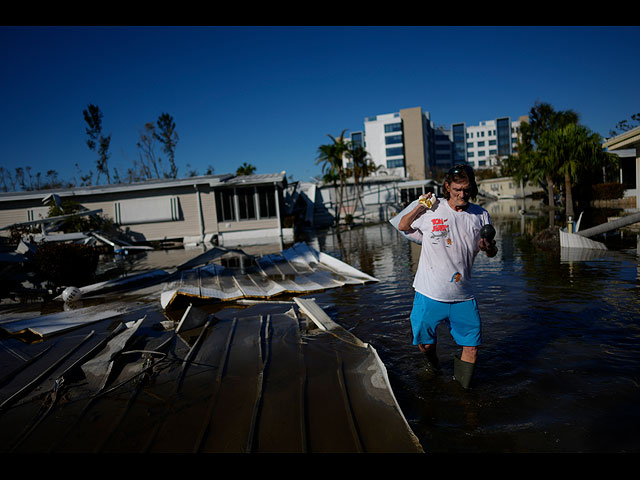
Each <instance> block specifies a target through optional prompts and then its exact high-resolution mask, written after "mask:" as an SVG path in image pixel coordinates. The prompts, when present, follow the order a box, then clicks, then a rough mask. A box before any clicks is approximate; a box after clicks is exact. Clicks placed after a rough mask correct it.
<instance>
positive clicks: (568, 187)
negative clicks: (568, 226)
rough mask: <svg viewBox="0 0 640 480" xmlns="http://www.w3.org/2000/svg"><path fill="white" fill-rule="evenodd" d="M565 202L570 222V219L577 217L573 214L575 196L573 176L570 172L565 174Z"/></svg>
mask: <svg viewBox="0 0 640 480" xmlns="http://www.w3.org/2000/svg"><path fill="white" fill-rule="evenodd" d="M564 201H565V213H566V216H567V221H568V220H569V217H573V216H575V215H574V213H573V194H572V193H571V175H569V171H568V170H567V171H566V172H565V173H564Z"/></svg>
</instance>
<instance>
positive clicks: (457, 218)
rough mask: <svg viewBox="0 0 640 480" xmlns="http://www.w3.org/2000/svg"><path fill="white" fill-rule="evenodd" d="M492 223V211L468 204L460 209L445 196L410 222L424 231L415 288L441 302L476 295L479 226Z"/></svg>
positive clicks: (468, 298)
mask: <svg viewBox="0 0 640 480" xmlns="http://www.w3.org/2000/svg"><path fill="white" fill-rule="evenodd" d="M487 223H491V218H490V217H489V212H487V211H486V210H485V209H484V208H482V207H480V206H478V205H476V204H473V203H469V206H468V207H467V209H466V210H464V211H461V212H457V211H456V210H454V209H453V208H451V206H450V205H449V203H448V202H447V200H446V199H444V198H439V199H438V203H437V204H436V205H434V206H433V207H431V209H427V210H425V212H424V213H423V214H422V215H420V216H419V217H418V218H417V219H415V220H414V221H413V223H412V224H411V228H417V229H418V230H420V231H421V232H422V235H423V237H422V248H421V251H420V261H419V263H418V270H417V272H416V276H415V279H414V281H413V287H414V288H415V290H416V291H417V292H419V293H421V294H422V295H425V296H427V297H429V298H432V299H434V300H438V301H441V302H457V301H463V300H470V299H472V298H474V293H473V287H472V283H471V268H472V267H473V262H474V260H475V258H476V255H477V254H478V252H479V251H480V249H479V248H478V242H479V241H480V229H481V228H482V226H483V225H485V224H487Z"/></svg>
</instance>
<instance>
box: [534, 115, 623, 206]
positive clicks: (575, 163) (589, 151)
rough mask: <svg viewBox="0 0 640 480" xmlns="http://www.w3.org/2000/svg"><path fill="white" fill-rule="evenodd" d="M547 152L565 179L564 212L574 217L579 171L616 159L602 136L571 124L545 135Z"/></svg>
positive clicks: (605, 164) (615, 160)
mask: <svg viewBox="0 0 640 480" xmlns="http://www.w3.org/2000/svg"><path fill="white" fill-rule="evenodd" d="M545 142H546V145H547V153H548V155H549V157H550V158H551V157H552V158H553V159H554V161H553V164H554V166H555V167H556V168H557V170H558V172H559V173H560V174H561V175H562V176H563V179H564V192H565V214H566V216H567V218H568V217H570V216H572V217H573V216H574V215H575V214H574V209H573V195H572V187H573V184H574V183H575V182H576V181H577V179H578V176H579V175H580V173H582V172H585V171H588V170H593V169H597V168H602V167H604V166H607V165H608V164H611V163H616V162H617V157H616V156H614V155H612V154H610V153H608V152H605V151H604V150H603V149H602V137H601V136H600V135H598V134H597V133H594V132H592V131H590V130H589V129H588V128H587V127H585V126H583V125H579V124H575V123H570V124H568V125H565V126H563V127H561V128H557V129H554V130H550V131H548V132H546V134H545Z"/></svg>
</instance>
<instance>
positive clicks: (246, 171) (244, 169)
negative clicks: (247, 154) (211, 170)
mask: <svg viewBox="0 0 640 480" xmlns="http://www.w3.org/2000/svg"><path fill="white" fill-rule="evenodd" d="M255 171H256V167H254V166H253V165H251V164H250V163H247V162H244V163H243V164H242V165H240V166H239V167H238V169H237V170H236V175H238V176H240V175H253V174H254V172H255Z"/></svg>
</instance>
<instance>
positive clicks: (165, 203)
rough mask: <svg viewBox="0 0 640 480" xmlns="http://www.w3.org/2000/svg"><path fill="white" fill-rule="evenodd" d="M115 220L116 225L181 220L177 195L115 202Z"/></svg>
mask: <svg viewBox="0 0 640 480" xmlns="http://www.w3.org/2000/svg"><path fill="white" fill-rule="evenodd" d="M114 211H115V222H116V223H117V224H118V225H136V224H141V223H156V222H174V221H176V220H182V211H181V209H180V201H179V199H178V197H150V198H139V199H136V200H121V201H119V202H115V204H114Z"/></svg>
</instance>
